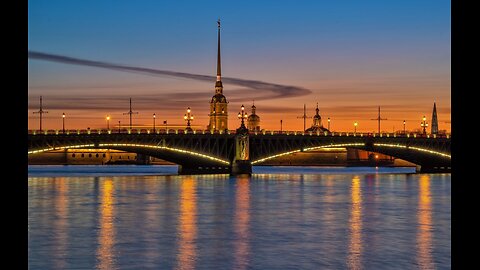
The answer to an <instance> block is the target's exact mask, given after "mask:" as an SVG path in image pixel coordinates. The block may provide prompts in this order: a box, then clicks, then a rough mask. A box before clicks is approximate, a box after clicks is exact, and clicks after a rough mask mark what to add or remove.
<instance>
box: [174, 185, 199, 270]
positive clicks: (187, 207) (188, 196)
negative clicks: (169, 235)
mask: <svg viewBox="0 0 480 270" xmlns="http://www.w3.org/2000/svg"><path fill="white" fill-rule="evenodd" d="M196 185H197V183H196V181H195V179H193V178H186V179H183V180H182V182H181V186H180V214H179V220H180V225H179V229H178V232H177V238H178V239H179V243H178V251H177V252H178V258H177V262H178V267H177V269H182V270H184V269H195V260H196V256H197V250H196V245H195V241H196V238H197V196H196Z"/></svg>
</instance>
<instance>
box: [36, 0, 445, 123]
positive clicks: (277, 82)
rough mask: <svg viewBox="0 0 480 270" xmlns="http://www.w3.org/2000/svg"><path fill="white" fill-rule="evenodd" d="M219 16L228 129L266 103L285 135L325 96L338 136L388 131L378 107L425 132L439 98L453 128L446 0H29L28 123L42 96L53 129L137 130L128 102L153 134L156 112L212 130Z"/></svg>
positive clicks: (265, 113)
mask: <svg viewBox="0 0 480 270" xmlns="http://www.w3.org/2000/svg"><path fill="white" fill-rule="evenodd" d="M218 18H220V20H221V26H222V32H221V36H222V40H221V43H222V51H221V53H222V78H224V79H223V85H224V95H225V96H226V97H227V100H228V101H229V105H228V106H229V107H228V111H229V128H230V129H235V128H237V127H238V126H239V120H238V119H237V113H238V111H239V110H240V106H241V105H242V104H243V105H245V107H246V108H247V109H248V110H247V112H250V107H251V105H252V100H255V105H256V107H257V114H258V115H259V116H260V119H261V123H260V125H261V128H264V129H267V130H272V129H275V130H278V129H280V119H282V120H283V129H284V130H302V129H303V119H301V118H298V117H299V116H301V115H302V114H303V104H306V106H307V115H308V116H313V115H314V113H315V106H316V103H317V102H318V104H319V108H320V114H321V116H322V119H323V123H324V126H327V121H326V120H327V117H330V119H331V130H333V131H353V128H354V126H353V123H354V122H355V121H357V122H358V127H357V131H362V132H372V131H376V130H377V122H376V121H374V120H371V119H373V118H376V117H377V108H378V106H381V108H382V117H383V118H387V120H385V121H382V130H384V131H389V132H391V131H392V130H403V120H406V122H407V124H406V128H407V129H408V130H414V129H418V128H420V122H421V120H422V116H423V115H425V116H426V117H427V121H428V122H429V123H430V120H431V116H432V108H433V102H434V101H435V102H436V105H437V113H438V119H439V129H440V130H443V129H445V130H447V131H450V120H451V119H450V113H451V105H450V99H451V93H450V90H451V86H450V85H451V80H450V74H451V69H450V57H451V53H450V41H451V27H450V1H447V0H432V1H426V0H425V1H418V0H416V1H407V0H402V1H400V0H399V1H385V0H383V1H370V0H368V1H346V0H344V1H288V0H286V1H228V2H227V1H146V0H145V1H118V0H116V1H104V0H102V1H73V0H72V1H64V0H63V1H53V0H35V1H29V2H28V49H29V52H30V53H29V59H28V85H29V87H28V104H29V107H28V127H29V129H38V128H39V120H38V119H39V117H38V114H33V112H34V111H38V109H39V97H40V96H43V104H44V110H47V111H48V114H45V115H44V121H43V129H61V128H62V113H63V112H64V113H65V114H66V115H67V117H66V128H67V129H79V128H82V129H84V128H87V127H90V128H92V129H93V128H106V120H105V117H106V115H110V116H111V118H112V119H111V120H110V127H115V126H116V125H117V124H118V121H121V123H122V126H124V125H127V124H128V115H123V113H124V112H127V111H128V109H129V108H128V106H129V98H130V97H131V98H132V100H133V110H134V111H136V112H139V114H137V115H134V116H133V117H134V125H135V126H145V127H147V128H148V127H149V126H151V125H152V123H153V121H152V115H153V113H155V114H156V116H157V118H156V124H157V126H161V125H162V124H163V120H168V125H169V126H175V125H181V126H184V125H185V123H184V120H183V115H184V114H185V112H186V109H187V107H191V109H192V112H193V114H194V116H195V120H194V122H193V126H194V127H195V128H197V129H205V128H206V125H207V124H208V113H209V101H210V99H211V97H212V96H213V94H214V92H215V90H214V84H215V78H214V76H215V75H216V73H215V72H216V52H217V23H216V21H217V19H218ZM38 53H41V54H38ZM38 55H42V57H38ZM53 56H63V57H68V59H70V60H69V61H67V62H69V63H65V62H63V63H60V62H58V61H57V60H55V59H58V58H55V57H53ZM71 59H74V60H71ZM84 60H86V61H96V62H102V63H108V64H109V65H122V66H126V67H136V68H143V69H145V70H147V71H146V72H132V71H131V70H130V71H128V70H126V69H114V68H100V67H95V66H92V65H86V64H84V63H85V62H82V61H84ZM157 71H168V72H169V73H170V74H172V75H165V74H164V72H157ZM162 73H163V74H162ZM178 73H188V74H193V75H205V76H210V77H211V80H210V81H209V78H208V77H202V76H192V78H187V77H185V76H183V77H181V76H178ZM176 74H177V75H176ZM202 78H203V79H202ZM311 122H312V119H307V128H308V127H309V126H310V125H311Z"/></svg>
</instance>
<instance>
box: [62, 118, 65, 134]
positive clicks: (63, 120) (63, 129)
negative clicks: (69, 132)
mask: <svg viewBox="0 0 480 270" xmlns="http://www.w3.org/2000/svg"><path fill="white" fill-rule="evenodd" d="M62 131H63V134H65V113H63V114H62Z"/></svg>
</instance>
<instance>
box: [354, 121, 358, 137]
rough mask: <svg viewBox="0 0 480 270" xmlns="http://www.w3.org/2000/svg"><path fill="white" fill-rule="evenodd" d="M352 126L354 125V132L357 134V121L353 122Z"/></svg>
mask: <svg viewBox="0 0 480 270" xmlns="http://www.w3.org/2000/svg"><path fill="white" fill-rule="evenodd" d="M353 126H354V128H355V130H354V133H355V134H357V126H358V123H357V122H355V123H353Z"/></svg>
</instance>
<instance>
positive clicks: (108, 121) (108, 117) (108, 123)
mask: <svg viewBox="0 0 480 270" xmlns="http://www.w3.org/2000/svg"><path fill="white" fill-rule="evenodd" d="M107 130H110V115H107Z"/></svg>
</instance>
